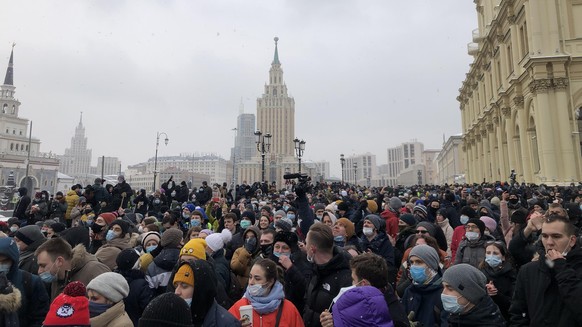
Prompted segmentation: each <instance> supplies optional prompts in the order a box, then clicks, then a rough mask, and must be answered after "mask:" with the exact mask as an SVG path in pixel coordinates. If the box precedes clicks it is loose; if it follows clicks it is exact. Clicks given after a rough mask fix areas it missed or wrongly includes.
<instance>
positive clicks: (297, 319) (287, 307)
mask: <svg viewBox="0 0 582 327" xmlns="http://www.w3.org/2000/svg"><path fill="white" fill-rule="evenodd" d="M249 304H251V303H250V302H249V300H248V299H247V298H244V297H243V298H242V299H240V300H238V301H237V302H236V303H235V304H233V305H232V307H230V309H228V312H230V313H231V314H232V315H233V316H234V317H235V318H236V319H238V320H240V310H239V308H240V307H242V306H243V305H249ZM278 311H279V309H277V310H275V311H273V312H271V313H268V314H266V315H262V316H261V315H259V314H258V313H257V312H256V311H255V310H254V309H253V327H269V326H275V321H276V320H277V312H278ZM304 326H305V325H304V324H303V319H302V318H301V315H300V314H299V311H297V308H295V305H293V303H292V302H290V301H289V300H285V304H284V305H283V313H281V320H280V321H279V327H304Z"/></svg>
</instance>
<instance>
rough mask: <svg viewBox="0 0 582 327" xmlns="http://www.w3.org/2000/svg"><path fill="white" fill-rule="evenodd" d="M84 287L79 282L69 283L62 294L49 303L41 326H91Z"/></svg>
mask: <svg viewBox="0 0 582 327" xmlns="http://www.w3.org/2000/svg"><path fill="white" fill-rule="evenodd" d="M86 293H87V291H86V290H85V285H83V283H81V282H78V281H76V282H71V283H69V284H68V285H67V286H66V287H65V289H64V290H63V293H61V294H59V295H58V296H57V297H56V298H55V299H54V300H53V303H51V306H50V309H49V312H48V313H47V315H46V317H45V319H44V322H43V323H42V325H43V326H75V327H77V326H79V327H81V326H87V327H89V326H91V322H90V320H89V299H87V296H86Z"/></svg>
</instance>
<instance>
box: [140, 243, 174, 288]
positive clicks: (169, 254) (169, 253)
mask: <svg viewBox="0 0 582 327" xmlns="http://www.w3.org/2000/svg"><path fill="white" fill-rule="evenodd" d="M179 259H180V249H178V248H176V249H169V248H167V249H166V248H165V249H163V250H162V252H160V254H158V255H157V256H156V257H155V258H154V261H153V262H152V263H150V265H149V266H148V270H147V272H146V276H145V279H146V281H147V282H148V285H149V287H150V288H151V289H152V290H153V291H154V296H157V295H160V294H162V293H165V292H166V286H168V283H171V280H170V277H171V276H172V270H173V269H174V266H175V265H176V263H178V260H179Z"/></svg>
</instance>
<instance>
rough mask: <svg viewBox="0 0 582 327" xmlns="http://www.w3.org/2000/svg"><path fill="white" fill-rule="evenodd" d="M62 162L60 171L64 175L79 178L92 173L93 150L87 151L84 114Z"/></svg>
mask: <svg viewBox="0 0 582 327" xmlns="http://www.w3.org/2000/svg"><path fill="white" fill-rule="evenodd" d="M60 160H61V162H60V166H59V171H60V172H61V173H63V174H66V175H69V176H72V177H77V176H84V175H86V174H90V173H92V171H91V149H87V137H85V127H84V126H83V113H81V118H80V119H79V124H78V125H77V127H76V128H75V135H74V136H73V137H72V138H71V146H70V147H69V148H67V149H65V154H64V155H62V156H60Z"/></svg>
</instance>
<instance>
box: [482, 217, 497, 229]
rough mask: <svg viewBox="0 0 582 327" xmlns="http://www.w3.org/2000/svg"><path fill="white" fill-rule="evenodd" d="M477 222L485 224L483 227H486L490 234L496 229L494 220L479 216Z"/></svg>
mask: <svg viewBox="0 0 582 327" xmlns="http://www.w3.org/2000/svg"><path fill="white" fill-rule="evenodd" d="M479 220H481V221H482V222H483V223H484V224H485V227H487V229H488V230H489V231H490V232H491V233H493V232H494V231H495V229H497V222H496V221H495V219H493V218H491V217H487V216H481V217H479Z"/></svg>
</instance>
